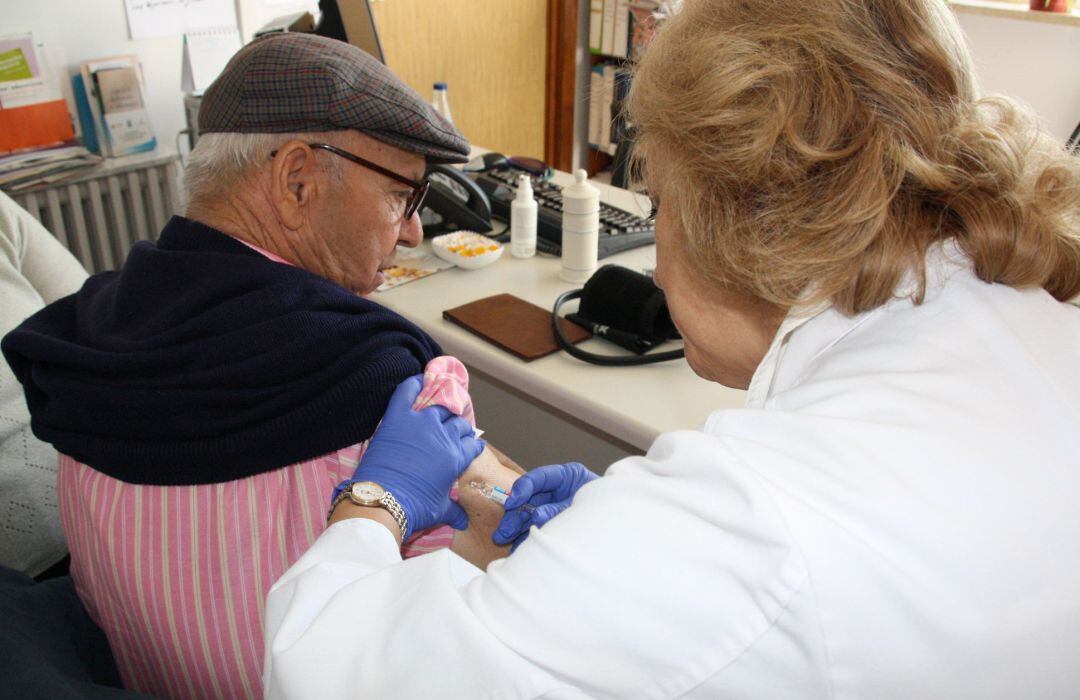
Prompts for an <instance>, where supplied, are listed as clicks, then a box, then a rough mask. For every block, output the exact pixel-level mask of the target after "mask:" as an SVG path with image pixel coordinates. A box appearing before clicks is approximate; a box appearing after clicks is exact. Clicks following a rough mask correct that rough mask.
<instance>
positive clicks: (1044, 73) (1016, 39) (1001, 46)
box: [957, 12, 1080, 141]
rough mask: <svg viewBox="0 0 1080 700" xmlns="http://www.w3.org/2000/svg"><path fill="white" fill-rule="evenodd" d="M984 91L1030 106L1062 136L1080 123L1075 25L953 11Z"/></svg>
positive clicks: (1079, 35) (1079, 43)
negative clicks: (966, 38)
mask: <svg viewBox="0 0 1080 700" xmlns="http://www.w3.org/2000/svg"><path fill="white" fill-rule="evenodd" d="M957 17H958V19H959V20H960V26H962V27H963V28H964V32H965V33H966V34H967V37H968V43H969V45H970V46H971V53H972V56H973V57H974V60H975V66H976V71H977V72H978V75H979V83H980V85H981V86H982V89H983V92H984V93H1003V94H1006V95H1010V96H1012V97H1015V98H1017V99H1019V100H1021V101H1023V102H1026V103H1027V104H1029V105H1030V106H1031V107H1032V108H1034V110H1035V113H1036V114H1038V115H1039V117H1040V118H1041V119H1042V121H1043V124H1044V125H1045V126H1046V128H1047V129H1048V130H1049V131H1050V133H1052V134H1053V135H1054V136H1056V137H1057V138H1059V139H1060V140H1062V141H1064V140H1065V139H1067V138H1068V137H1069V135H1070V134H1071V133H1072V130H1073V129H1075V128H1076V124H1077V122H1080V27H1077V26H1072V25H1058V24H1046V23H1043V22H1032V21H1027V20H1019V19H1013V18H1009V17H996V16H987V15H977V14H966V13H962V12H960V13H957Z"/></svg>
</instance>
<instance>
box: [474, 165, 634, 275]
mask: <svg viewBox="0 0 1080 700" xmlns="http://www.w3.org/2000/svg"><path fill="white" fill-rule="evenodd" d="M523 174H525V173H524V171H522V170H518V169H517V168H511V167H497V168H493V169H491V170H487V171H484V172H480V173H474V174H473V177H474V179H475V181H476V184H477V185H479V186H480V189H482V190H483V191H484V193H485V194H487V196H488V199H489V200H491V214H492V216H495V217H497V218H500V219H503V220H504V221H509V220H510V202H512V201H513V199H514V194H515V193H516V192H517V187H516V184H517V179H518V178H519V177H520V176H521V175H523ZM532 188H533V197H535V198H536V204H537V221H536V249H537V250H539V251H540V252H543V253H551V254H553V255H559V254H561V253H562V188H560V187H559V186H558V185H554V184H552V183H551V182H548V181H545V180H538V179H537V178H535V177H533V178H532ZM509 235H510V234H509V231H507V232H506V233H504V234H503V235H502V236H499V237H497V239H496V240H501V239H504V238H505V239H509ZM654 240H655V229H654V228H653V225H652V222H650V221H649V220H648V219H646V218H643V217H641V216H638V215H636V214H632V213H631V212H628V211H626V210H624V209H619V208H618V207H613V206H611V205H610V204H604V203H602V202H601V204H600V237H599V250H598V251H597V257H598V258H606V257H607V256H609V255H614V254H615V253H620V252H622V251H624V250H630V249H631V248H639V247H641V246H643V245H651V244H652V243H653V241H654Z"/></svg>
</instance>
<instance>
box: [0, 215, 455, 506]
mask: <svg viewBox="0 0 1080 700" xmlns="http://www.w3.org/2000/svg"><path fill="white" fill-rule="evenodd" d="M2 347H3V352H4V355H5V357H6V358H7V361H8V363H9V364H10V365H11V368H12V369H13V370H14V372H15V375H16V376H17V377H18V378H19V381H21V382H22V384H23V388H24V389H25V391H26V398H27V403H28V405H29V407H30V414H31V418H32V422H31V426H32V428H33V431H34V434H35V435H37V436H38V437H39V438H41V439H42V440H44V441H46V442H50V443H52V444H53V445H55V446H56V448H57V450H59V451H60V452H63V453H65V454H68V455H70V456H72V457H74V458H75V459H77V460H79V461H80V462H83V463H85V464H88V465H90V466H92V467H93V468H95V469H97V470H99V471H102V472H104V473H106V474H108V475H109V476H112V477H115V478H118V479H122V480H124V481H127V482H131V483H139V484H159V485H181V484H207V483H216V482H221V481H231V480H233V479H238V478H242V477H246V476H251V475H253V474H258V473H261V472H265V471H268V470H271V469H275V468H278V467H282V466H285V465H288V464H292V463H293V462H298V461H301V460H304V459H310V458H312V457H316V456H318V455H321V454H325V453H327V452H330V451H333V450H336V449H340V448H342V447H345V446H347V445H351V444H354V443H357V442H360V441H362V440H365V439H367V438H368V437H370V436H371V434H372V433H373V432H374V430H375V426H376V425H377V424H378V421H379V419H380V418H381V417H382V414H383V412H384V411H385V408H386V404H387V402H388V401H389V399H390V395H391V394H392V393H393V391H394V388H395V387H396V386H397V384H398V383H399V382H401V381H402V380H403V379H405V378H406V377H409V376H411V375H414V374H418V373H420V372H422V371H423V368H424V365H425V364H426V363H427V362H428V360H430V359H432V358H434V357H436V356H438V355H440V354H441V350H440V348H439V346H438V345H437V344H436V343H435V341H434V340H432V339H431V338H430V337H429V336H428V335H427V334H425V333H424V332H423V331H421V330H420V329H419V328H417V327H416V326H414V325H413V324H412V323H410V322H409V321H407V320H405V319H404V318H402V317H401V316H399V315H398V314H396V313H394V312H392V311H390V310H388V309H386V308H384V307H382V306H380V305H378V304H376V303H374V302H372V301H368V300H366V299H362V298H360V297H358V296H356V295H355V294H353V293H351V292H349V291H348V290H346V289H344V288H342V287H339V286H338V285H336V284H334V283H332V282H329V281H327V280H325V279H323V278H321V277H319V276H317V275H314V274H312V273H310V272H306V271H304V270H301V269H299V268H295V267H291V266H288V265H282V264H280V263H275V262H273V261H271V260H268V259H267V258H265V257H263V256H262V255H260V254H259V253H257V252H256V251H254V250H252V249H250V248H248V247H247V246H245V245H243V244H242V243H240V242H238V241H236V240H234V239H232V238H230V237H229V236H226V235H225V234H223V233H221V232H219V231H216V230H214V229H212V228H209V227H207V226H204V225H202V224H199V223H197V222H194V221H190V220H188V219H184V218H181V217H174V218H173V219H172V220H171V221H170V222H169V223H168V225H167V226H166V227H165V230H164V231H162V233H161V237H160V238H159V240H158V242H157V244H156V245H155V244H151V243H147V242H141V243H138V244H136V245H135V247H134V248H133V249H132V251H131V254H130V255H129V256H128V259H127V261H126V262H125V263H124V266H123V267H122V268H121V269H120V270H119V271H115V272H105V273H102V274H98V275H94V276H93V277H91V278H90V279H89V280H87V282H86V284H85V285H84V286H83V288H82V289H81V290H80V291H79V292H77V293H76V294H73V295H72V296H69V297H65V298H63V299H60V300H59V301H57V302H55V303H53V304H50V305H49V306H47V307H46V308H44V309H43V310H41V311H40V312H38V313H37V314H35V315H34V316H31V317H30V318H29V319H27V320H26V321H25V322H24V323H23V324H22V325H20V326H19V327H18V328H16V329H15V330H13V331H12V332H11V333H9V334H8V335H7V336H6V337H5V338H4V340H3V346H2Z"/></svg>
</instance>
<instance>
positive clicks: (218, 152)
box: [184, 131, 343, 214]
mask: <svg viewBox="0 0 1080 700" xmlns="http://www.w3.org/2000/svg"><path fill="white" fill-rule="evenodd" d="M342 133H343V132H335V131H331V132H326V133H289V134H237V133H210V134H203V135H201V136H199V140H198V142H196V144H195V148H193V149H192V151H191V154H190V155H189V156H188V161H187V167H186V168H185V170H184V189H185V190H186V193H187V211H188V213H189V214H190V213H191V212H193V211H200V210H203V209H206V208H208V207H211V206H213V205H214V204H215V203H217V202H221V201H223V200H224V199H227V198H228V197H229V194H230V192H233V191H235V188H236V187H237V186H239V185H241V183H242V182H243V181H244V180H245V179H246V178H247V177H248V176H250V175H251V174H253V173H254V172H255V171H257V170H258V169H259V168H260V167H262V166H263V165H266V164H267V163H269V162H270V152H271V151H273V150H275V149H277V148H280V147H282V146H284V145H285V144H286V143H288V142H289V141H292V140H293V139H298V140H300V141H304V142H307V143H329V144H331V145H335V146H341V143H340V142H341V141H342V139H341V135H342ZM340 161H341V159H340V158H336V157H330V158H324V159H321V163H322V165H323V167H324V168H325V169H326V171H327V173H329V175H330V177H331V178H332V179H333V180H334V181H340V180H341V176H342V175H341V173H342V169H341V162H340Z"/></svg>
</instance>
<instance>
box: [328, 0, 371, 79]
mask: <svg viewBox="0 0 1080 700" xmlns="http://www.w3.org/2000/svg"><path fill="white" fill-rule="evenodd" d="M319 12H320V15H319V23H318V25H316V27H315V33H316V34H318V35H320V36H326V37H330V38H331V39H338V40H339V41H344V42H348V43H350V44H352V45H353V46H359V47H360V48H362V49H363V50H364V51H367V52H368V53H369V54H371V55H372V56H374V57H375V58H377V59H379V60H380V61H382V62H383V63H386V59H385V58H384V57H383V52H382V44H380V43H379V32H378V31H377V30H376V29H375V17H374V16H372V14H371V5H370V4H368V0H319Z"/></svg>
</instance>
